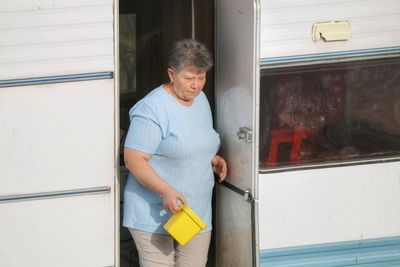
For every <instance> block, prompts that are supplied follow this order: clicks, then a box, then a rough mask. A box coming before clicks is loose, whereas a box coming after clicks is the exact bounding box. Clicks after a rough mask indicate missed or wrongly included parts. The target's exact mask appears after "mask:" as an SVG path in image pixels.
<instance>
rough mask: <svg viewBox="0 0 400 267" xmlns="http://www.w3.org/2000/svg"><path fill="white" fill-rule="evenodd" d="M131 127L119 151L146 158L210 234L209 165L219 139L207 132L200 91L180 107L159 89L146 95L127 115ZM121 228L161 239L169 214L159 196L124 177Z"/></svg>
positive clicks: (209, 123)
mask: <svg viewBox="0 0 400 267" xmlns="http://www.w3.org/2000/svg"><path fill="white" fill-rule="evenodd" d="M129 115H130V119H131V124H130V127H129V130H128V134H127V137H126V141H125V147H127V148H133V149H135V150H139V151H142V152H146V153H149V154H151V155H152V157H151V159H150V160H149V163H150V165H151V166H152V168H153V169H154V170H155V172H156V173H157V174H158V175H159V176H161V177H162V178H163V179H164V180H165V181H166V182H167V183H168V184H169V185H171V186H172V187H173V188H175V189H176V190H177V191H179V192H181V193H182V194H183V196H184V197H185V198H186V200H187V201H188V204H189V206H190V208H191V209H193V210H194V211H195V212H196V213H197V215H199V216H200V217H201V218H202V219H203V220H204V222H205V223H206V224H207V228H206V229H205V230H204V231H210V230H211V229H212V226H211V214H212V210H211V197H212V190H213V187H214V174H213V171H212V166H211V160H212V158H213V157H214V156H215V154H216V153H217V151H218V148H219V144H220V140H219V135H218V134H217V133H216V131H215V130H214V128H213V122H212V115H211V110H210V105H209V103H208V101H207V98H206V96H205V94H204V93H203V92H201V93H200V94H199V95H198V96H197V97H196V98H195V99H194V101H193V103H192V105H191V106H184V105H182V104H180V103H179V102H178V101H177V100H176V99H175V98H174V97H173V96H171V95H170V94H169V93H168V92H167V91H166V90H165V89H164V87H163V86H159V87H157V88H156V89H154V90H153V91H151V92H150V93H149V94H148V95H147V96H146V97H144V98H143V99H142V100H140V101H139V102H138V103H137V104H136V105H135V106H133V108H132V109H131V110H130V111H129ZM123 215H124V217H123V225H124V226H125V227H129V228H133V229H137V230H141V231H144V232H150V233H159V234H166V232H165V230H164V229H163V225H164V224H165V222H166V221H167V220H168V219H169V217H170V216H171V214H170V213H169V212H167V211H166V210H165V209H164V208H163V201H162V198H161V196H160V195H159V194H157V193H155V192H153V191H151V190H149V189H147V188H145V187H143V186H142V185H141V184H140V183H139V182H138V181H137V180H136V179H135V177H134V176H133V175H132V174H131V173H130V174H129V176H128V180H127V183H126V185H125V191H124V212H123Z"/></svg>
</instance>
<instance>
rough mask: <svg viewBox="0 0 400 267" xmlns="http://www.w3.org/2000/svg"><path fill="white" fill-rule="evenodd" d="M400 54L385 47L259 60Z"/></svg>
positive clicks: (275, 61)
mask: <svg viewBox="0 0 400 267" xmlns="http://www.w3.org/2000/svg"><path fill="white" fill-rule="evenodd" d="M396 52H400V47H399V46H393V47H385V48H371V49H362V50H351V51H340V52H328V53H316V54H304V55H296V56H288V57H271V58H261V59H260V62H261V64H266V63H280V62H292V61H301V60H310V59H311V60H312V59H324V58H328V59H329V58H337V57H351V56H362V55H368V54H377V53H396Z"/></svg>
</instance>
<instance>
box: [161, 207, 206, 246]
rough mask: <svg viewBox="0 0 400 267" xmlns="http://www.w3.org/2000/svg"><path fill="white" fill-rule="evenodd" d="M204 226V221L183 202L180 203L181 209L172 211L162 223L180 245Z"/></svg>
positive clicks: (204, 227)
mask: <svg viewBox="0 0 400 267" xmlns="http://www.w3.org/2000/svg"><path fill="white" fill-rule="evenodd" d="M206 227H207V225H206V224H205V222H203V220H202V219H200V217H199V216H197V214H196V213H195V212H194V211H193V210H192V209H191V208H189V207H188V206H186V205H184V204H182V205H181V210H180V211H178V212H177V213H174V214H173V215H172V216H171V218H169V220H168V221H167V222H166V223H165V224H164V229H165V230H166V231H167V232H168V233H169V234H170V235H171V236H172V237H173V238H174V239H175V240H176V241H177V242H178V243H179V244H180V245H182V246H184V245H185V244H186V243H187V242H189V241H190V240H191V239H192V238H193V237H194V236H195V235H197V234H198V233H199V232H200V231H201V230H204V229H206Z"/></svg>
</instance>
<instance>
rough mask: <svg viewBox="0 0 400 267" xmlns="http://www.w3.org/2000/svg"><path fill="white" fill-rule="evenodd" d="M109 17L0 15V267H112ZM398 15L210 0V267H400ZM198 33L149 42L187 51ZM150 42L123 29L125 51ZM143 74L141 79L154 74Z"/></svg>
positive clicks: (271, 1)
mask: <svg viewBox="0 0 400 267" xmlns="http://www.w3.org/2000/svg"><path fill="white" fill-rule="evenodd" d="M146 1H147V0H143V1H142V2H141V4H143V3H145V2H146ZM163 1H164V0H163ZM128 2H129V1H128ZM147 2H149V1H147ZM201 2H205V1H203V0H201V1H194V0H192V1H191V3H189V1H186V2H185V1H181V2H179V3H178V2H177V1H176V2H175V3H174V5H173V6H171V7H170V8H172V9H173V8H176V9H178V7H182V5H186V6H185V9H183V8H182V10H179V12H182V13H185V12H186V13H187V10H192V11H193V10H195V8H198V5H199V3H201ZM208 2H209V1H208ZM163 3H164V2H163ZM165 3H166V2H165ZM165 5H169V4H168V3H167V4H165ZM143 6H145V5H144V4H143ZM145 8H146V10H157V12H165V6H164V7H163V8H160V9H154V6H152V5H151V4H148V5H147V6H145ZM160 10H161V11H160ZM120 11H121V10H119V1H112V0H97V1H94V0H88V1H77V0H70V1H56V0H40V1H28V0H14V1H3V2H2V3H1V4H0V33H1V37H0V219H1V220H0V221H1V229H0V266H7V267H8V266H10V267H14V266H66V267H67V266H68V267H69V266H85V267H86V266H120V265H121V266H122V264H120V257H121V258H122V256H120V255H121V254H120V253H121V252H120V250H122V248H120V246H122V245H120V244H122V243H120V235H121V236H122V238H121V239H123V240H121V241H124V242H125V241H127V242H128V243H129V241H131V240H128V239H127V238H129V234H127V232H126V231H125V233H124V232H123V231H122V230H121V228H120V221H119V218H120V212H119V209H120V194H119V187H120V184H119V183H120V181H121V182H122V183H123V175H121V178H120V177H119V172H120V170H119V165H120V159H119V152H118V150H119V146H120V133H119V129H120V127H121V124H122V121H124V123H126V121H127V117H126V115H125V117H123V116H121V118H120V116H119V112H120V110H124V113H123V112H121V114H122V113H123V114H125V113H126V111H127V110H126V109H127V108H128V106H130V105H132V103H131V102H130V101H133V100H132V99H128V100H129V101H125V100H124V103H122V101H120V96H121V94H120V93H124V94H126V95H129V94H131V92H129V91H125V89H126V88H122V87H121V86H120V84H119V79H118V77H119V76H120V77H121V78H120V79H121V80H124V83H127V84H129V83H130V82H132V84H134V83H135V82H136V81H132V80H131V81H127V80H126V79H127V78H126V73H125V72H124V71H125V70H126V69H125V70H123V71H121V75H119V68H120V67H121V68H122V67H123V65H124V64H125V63H126V62H127V61H133V62H134V61H135V59H134V57H135V56H136V55H135V51H133V52H132V51H131V50H129V49H131V48H132V47H131V46H129V45H128V47H127V48H126V49H127V50H129V51H128V52H129V53H131V52H132V53H133V54H130V55H129V57H127V58H125V59H126V62H121V63H119V58H118V56H116V55H118V49H119V48H120V47H121V49H122V47H123V46H124V45H125V44H127V43H128V44H129V43H130V42H131V40H129V39H123V38H125V37H126V36H121V39H123V40H121V42H120V40H119V32H123V31H124V29H120V27H119V21H120V20H124V23H126V24H124V25H129V23H132V21H134V19H135V18H134V16H133V15H132V14H131V13H129V12H130V11H129V12H126V13H129V14H124V16H120V14H121V12H120ZM119 12H120V13H119ZM193 12H194V11H193ZM189 13H190V12H189ZM157 14H158V13H157ZM199 14H202V16H205V15H204V13H202V12H199ZM399 14H400V3H399V2H398V1H394V0H382V1H376V0H362V1H344V0H342V1H331V0H323V1H315V0H306V1H298V0H289V1H276V0H268V1H267V0H240V1H239V0H215V18H216V35H215V45H216V51H215V55H216V68H215V71H216V84H215V97H216V99H215V100H216V101H215V104H214V106H215V112H216V114H215V115H216V116H215V121H216V126H217V129H218V131H219V132H220V134H221V138H222V146H221V150H222V152H223V153H224V155H225V157H226V158H227V160H228V164H229V170H230V171H229V176H228V178H227V180H226V182H224V183H223V184H218V185H217V188H216V212H215V233H216V244H215V255H216V263H215V266H244V267H247V266H268V267H269V266H272V267H274V266H275V267H276V266H281V267H283V266H303V267H304V266H311V267H314V266H322V267H325V266H326V267H329V266H363V267H364V266H365V267H367V266H369V267H372V266H393V267H394V266H400V178H399V177H400V161H399V159H400V144H399V141H398V140H399V136H400V88H399V86H400V85H399V84H400V78H399V73H400V57H399V55H400V35H399V31H400V26H399V23H398V22H399V21H400V15H399ZM153 15H154V14H153ZM175 15H176V14H175ZM200 17H201V16H193V14H192V16H188V18H187V20H188V21H190V22H189V23H181V21H180V20H179V19H178V20H177V21H178V22H176V21H175V22H174V23H180V24H179V25H180V26H182V25H183V26H185V27H187V28H190V30H192V32H190V31H187V32H186V28H185V29H183V28H184V27H183V26H182V29H179V31H181V32H179V34H176V33H175V32H174V33H173V34H170V35H169V36H163V37H162V38H164V39H167V38H170V39H172V37H171V36H173V38H182V37H183V36H186V37H189V36H194V37H197V36H198V35H195V34H194V33H193V31H194V30H193V29H195V28H196V27H198V25H201V24H202V23H198V24H196V25H197V26H196V25H195V23H196V20H198V19H199V18H200ZM205 18H206V19H205V20H206V21H210V20H207V18H208V17H207V16H205ZM146 19H147V20H148V21H150V22H151V23H150V24H153V20H154V17H148V18H146ZM170 22H171V17H168V18H167V19H165V20H164V21H162V23H170ZM191 23H192V24H191ZM186 24H187V25H186ZM211 24H212V23H211ZM171 25H172V23H171ZM173 26H176V24H174V25H173ZM157 27H158V28H157ZM157 27H154V28H150V27H147V26H146V27H144V26H143V25H141V30H143V31H147V32H145V34H143V36H142V37H143V38H142V39H141V40H140V41H138V45H139V46H141V47H142V48H143V47H145V46H146V45H148V43H146V42H145V41H146V40H148V39H151V38H154V36H157V34H159V33H160V31H162V30H160V28H161V27H159V25H157ZM121 28H122V27H121ZM170 28H174V27H170ZM175 28H177V27H175ZM199 32H200V33H201V31H199ZM146 33H147V34H146ZM170 33H171V32H170ZM200 33H199V34H200ZM187 35H189V36H187ZM127 36H132V33H131V32H128V33H127ZM162 38H161V37H160V38H159V39H157V41H159V40H160V39H162ZM134 41H137V40H134ZM170 41H171V40H169V39H168V40H166V41H165V44H167V43H168V44H169V43H170ZM154 44H155V45H154V47H159V46H160V44H159V43H157V42H156V41H155V42H154ZM124 49H125V48H124ZM150 54H151V53H150V52H149V51H146V56H149V55H150ZM161 54H162V53H161ZM156 56H158V54H156ZM138 62H139V61H138ZM149 62H151V64H152V65H151V64H148V65H146V68H143V66H141V68H138V72H139V70H140V71H142V72H141V73H140V74H141V75H149V76H150V75H152V73H150V72H149V73H146V72H148V71H149V70H150V69H152V70H153V69H157V68H158V67H160V66H155V64H154V62H157V63H158V62H159V61H157V60H156V61H154V58H152V60H149ZM157 71H158V69H157ZM138 76H139V75H138ZM157 82H159V81H157ZM132 84H130V85H129V86H134V85H132ZM150 84H151V83H150V82H149V83H146V84H145V86H143V87H144V88H145V89H151V86H149V85H150ZM120 87H121V88H120ZM128 89H129V88H128ZM138 90H139V89H138ZM131 95H132V94H131ZM138 95H139V94H138ZM135 97H136V95H135ZM121 100H122V99H121ZM123 105H124V106H123ZM122 106H123V107H122ZM122 117H123V118H122ZM119 178H120V179H119ZM120 231H121V232H123V233H122V234H121V233H120ZM128 245H131V243H129V244H128ZM211 247H212V248H213V247H214V246H211ZM212 254H213V253H212ZM212 262H213V260H212V259H211V260H210V263H212ZM131 263H132V261H131V262H130V264H129V266H132V264H131ZM124 266H125V265H124Z"/></svg>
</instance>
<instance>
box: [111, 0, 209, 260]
mask: <svg viewBox="0 0 400 267" xmlns="http://www.w3.org/2000/svg"><path fill="white" fill-rule="evenodd" d="M119 13H120V17H119V25H120V32H119V39H120V46H119V49H120V131H121V145H120V147H121V148H122V147H123V142H124V135H125V133H126V131H127V130H128V127H129V116H128V112H129V109H130V108H131V107H132V106H133V105H134V104H135V103H136V102H137V101H138V100H139V99H141V98H142V97H143V96H145V95H146V94H147V93H148V92H149V91H151V90H152V89H153V88H155V87H157V86H158V85H160V84H162V83H164V82H165V81H167V75H166V64H165V61H166V56H167V52H168V49H169V47H170V46H171V45H172V43H173V42H174V41H176V40H179V39H182V38H193V37H194V38H195V39H197V40H198V41H201V42H203V43H205V44H206V45H207V46H208V48H209V49H210V51H212V52H213V51H214V0H133V1H132V0H120V1H119ZM204 92H205V94H206V95H207V97H208V100H209V102H210V104H211V107H212V108H213V102H214V72H213V70H211V71H210V72H209V73H208V74H207V83H206V86H205V88H204ZM120 159H121V161H120V162H121V215H122V212H123V211H122V204H123V203H122V201H123V198H122V194H123V186H124V182H125V179H126V174H127V171H126V169H125V168H124V166H123V155H122V149H121V154H120ZM120 239H121V257H120V259H121V267H128V266H129V267H132V266H139V265H138V262H137V255H136V251H135V249H134V245H133V242H132V239H131V237H130V234H129V232H128V231H127V229H125V228H124V227H121V235H120ZM212 251H213V245H212V247H211V248H210V252H212ZM213 254H214V253H210V256H209V264H208V266H212V264H213V262H214V261H213Z"/></svg>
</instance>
